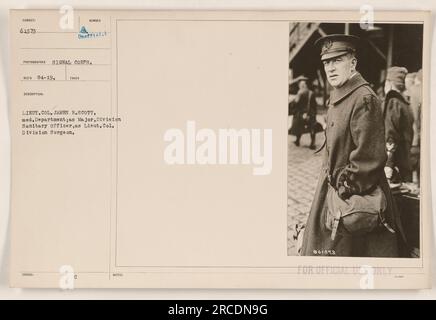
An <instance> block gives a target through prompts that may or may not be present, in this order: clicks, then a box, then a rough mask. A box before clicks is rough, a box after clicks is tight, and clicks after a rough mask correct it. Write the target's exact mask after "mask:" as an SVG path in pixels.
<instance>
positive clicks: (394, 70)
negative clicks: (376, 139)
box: [383, 67, 413, 183]
mask: <svg viewBox="0 0 436 320" xmlns="http://www.w3.org/2000/svg"><path fill="white" fill-rule="evenodd" d="M406 75H407V69H406V68H404V67H391V68H389V69H388V72H387V76H386V82H385V93H386V98H385V102H384V108H383V109H384V119H385V137H386V150H387V154H388V160H387V162H386V167H385V174H386V177H387V178H388V180H390V182H392V183H397V182H401V181H404V182H411V181H412V168H411V162H410V148H411V146H412V139H413V114H412V110H411V108H410V107H409V103H408V102H407V101H406V98H405V97H404V95H403V93H404V91H405V89H406V87H405V78H406Z"/></svg>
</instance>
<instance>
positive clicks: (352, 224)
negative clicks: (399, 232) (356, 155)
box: [325, 184, 395, 240]
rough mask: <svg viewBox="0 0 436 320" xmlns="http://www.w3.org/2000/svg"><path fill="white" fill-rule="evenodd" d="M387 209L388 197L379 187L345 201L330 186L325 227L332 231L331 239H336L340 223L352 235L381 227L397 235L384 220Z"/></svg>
mask: <svg viewBox="0 0 436 320" xmlns="http://www.w3.org/2000/svg"><path fill="white" fill-rule="evenodd" d="M386 207H387V201H386V196H385V194H384V192H383V190H382V189H381V188H380V187H379V186H377V187H376V188H375V189H374V190H373V191H372V192H371V193H368V194H366V195H352V196H350V197H349V198H348V199H346V200H343V199H341V197H339V194H338V192H337V191H336V190H335V189H334V188H333V187H332V186H331V185H330V184H329V185H328V191H327V208H326V219H325V225H326V228H327V229H328V230H331V231H332V234H331V239H332V240H334V239H335V237H336V233H337V230H338V227H339V223H340V222H342V226H343V227H344V228H345V230H346V231H348V232H349V233H350V234H352V235H362V234H366V233H369V232H371V231H373V230H374V229H376V228H377V227H379V226H381V225H384V226H385V227H386V228H387V229H388V230H389V231H390V232H392V233H395V231H394V230H393V229H392V228H391V227H390V226H389V225H388V224H387V223H386V221H385V219H384V216H383V213H384V211H385V210H386Z"/></svg>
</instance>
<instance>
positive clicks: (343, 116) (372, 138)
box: [301, 73, 403, 257]
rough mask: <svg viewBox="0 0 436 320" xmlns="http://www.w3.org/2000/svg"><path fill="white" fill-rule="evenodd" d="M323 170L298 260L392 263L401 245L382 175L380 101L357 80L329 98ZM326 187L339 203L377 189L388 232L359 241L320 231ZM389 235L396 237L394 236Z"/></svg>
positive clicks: (383, 151) (340, 231)
mask: <svg viewBox="0 0 436 320" xmlns="http://www.w3.org/2000/svg"><path fill="white" fill-rule="evenodd" d="M325 137H326V141H325V147H324V148H323V150H322V152H323V153H324V154H323V157H324V158H323V159H324V160H323V164H322V168H321V173H320V175H319V181H318V185H317V188H316V191H315V196H314V199H313V202H312V206H311V209H310V213H309V216H308V220H307V224H306V228H305V231H304V236H303V244H302V250H301V255H323V256H325V255H329V256H330V255H333V256H357V257H397V256H399V244H400V242H401V241H402V240H403V238H402V236H401V235H402V228H401V222H400V216H399V213H398V210H397V209H396V205H395V202H394V200H393V197H392V194H391V191H390V188H389V184H388V183H387V180H386V177H385V175H384V166H385V164H386V160H387V154H386V145H385V133H384V122H383V113H382V108H381V104H380V101H379V99H378V98H377V96H376V94H375V93H374V92H373V90H372V89H371V88H370V86H369V84H368V83H367V82H366V81H365V79H364V78H363V77H362V76H361V75H360V73H357V74H355V75H354V76H352V77H351V78H350V79H349V80H348V81H347V82H346V83H345V84H344V85H343V86H341V87H340V88H337V89H334V90H333V91H332V92H331V94H330V99H329V106H328V111H327V127H326V130H325ZM328 184H330V185H331V186H332V187H334V188H335V189H336V190H337V191H338V193H339V194H340V196H341V197H342V198H347V197H349V196H350V195H352V194H361V195H364V194H365V193H369V192H370V191H371V190H373V188H375V187H376V186H377V185H378V186H380V187H381V189H382V190H383V192H384V193H385V196H386V199H387V209H386V211H385V213H384V216H385V218H386V222H387V224H388V226H389V227H390V228H391V229H393V230H391V231H389V229H388V228H386V227H384V226H382V227H380V228H378V229H376V230H374V231H373V232H371V233H367V234H365V235H362V236H355V235H350V234H349V233H348V232H347V231H346V230H345V229H344V228H343V226H341V224H340V225H339V228H338V231H337V234H336V237H335V239H334V240H331V231H330V230H328V229H327V228H326V226H325V217H326V216H325V215H326V210H327V209H328V208H327V201H326V195H327V189H328ZM392 231H395V233H393V232H392Z"/></svg>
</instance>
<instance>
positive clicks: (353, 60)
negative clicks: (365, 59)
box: [351, 57, 357, 70]
mask: <svg viewBox="0 0 436 320" xmlns="http://www.w3.org/2000/svg"><path fill="white" fill-rule="evenodd" d="M351 63H352V65H353V67H354V70H356V69H357V59H356V57H353V58H352V59H351Z"/></svg>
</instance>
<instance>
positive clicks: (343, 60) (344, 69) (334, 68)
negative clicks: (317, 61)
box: [323, 54, 357, 88]
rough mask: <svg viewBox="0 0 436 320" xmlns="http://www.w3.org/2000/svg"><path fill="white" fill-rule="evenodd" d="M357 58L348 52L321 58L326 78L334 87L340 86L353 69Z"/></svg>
mask: <svg viewBox="0 0 436 320" xmlns="http://www.w3.org/2000/svg"><path fill="white" fill-rule="evenodd" d="M356 63H357V60H356V58H354V57H353V56H350V55H348V54H346V55H342V56H339V57H334V58H331V59H326V60H323V64H324V70H325V73H326V76H327V80H328V82H329V83H330V85H331V86H332V87H334V88H339V87H341V86H342V85H343V84H344V83H345V82H347V80H348V79H350V77H351V75H352V74H353V72H354V71H355V68H356Z"/></svg>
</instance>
